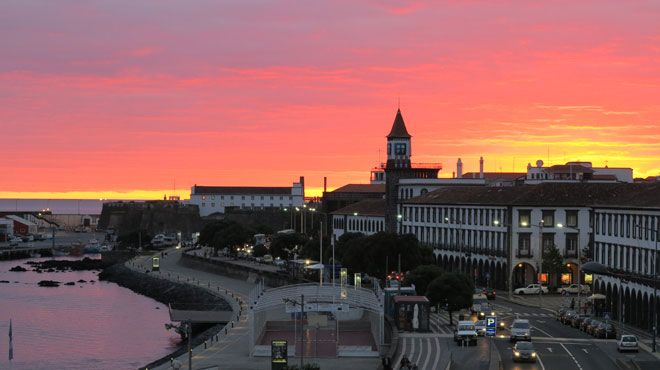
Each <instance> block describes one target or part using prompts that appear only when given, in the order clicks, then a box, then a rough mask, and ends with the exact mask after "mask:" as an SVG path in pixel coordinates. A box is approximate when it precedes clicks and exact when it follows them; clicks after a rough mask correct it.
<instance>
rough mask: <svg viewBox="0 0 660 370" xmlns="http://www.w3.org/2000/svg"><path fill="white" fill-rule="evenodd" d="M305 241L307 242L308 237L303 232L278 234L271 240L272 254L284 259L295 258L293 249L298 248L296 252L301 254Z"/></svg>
mask: <svg viewBox="0 0 660 370" xmlns="http://www.w3.org/2000/svg"><path fill="white" fill-rule="evenodd" d="M305 243H307V237H305V236H304V235H303V234H297V233H292V234H277V235H275V237H274V238H273V240H272V241H271V242H270V254H271V255H273V257H280V258H284V259H288V258H289V257H291V258H293V253H294V252H293V251H294V250H296V252H295V253H297V254H298V255H301V251H302V248H303V246H304V245H305ZM289 254H290V256H289Z"/></svg>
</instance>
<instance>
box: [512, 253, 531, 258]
mask: <svg viewBox="0 0 660 370" xmlns="http://www.w3.org/2000/svg"><path fill="white" fill-rule="evenodd" d="M516 257H517V258H532V257H534V255H533V254H532V252H531V251H518V253H516Z"/></svg>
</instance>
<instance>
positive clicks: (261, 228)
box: [254, 224, 275, 235]
mask: <svg viewBox="0 0 660 370" xmlns="http://www.w3.org/2000/svg"><path fill="white" fill-rule="evenodd" d="M254 233H255V234H265V235H272V234H274V233H275V230H273V228H272V227H270V226H268V225H264V224H260V225H257V226H255V227H254Z"/></svg>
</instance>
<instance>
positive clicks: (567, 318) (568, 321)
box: [560, 310, 577, 325]
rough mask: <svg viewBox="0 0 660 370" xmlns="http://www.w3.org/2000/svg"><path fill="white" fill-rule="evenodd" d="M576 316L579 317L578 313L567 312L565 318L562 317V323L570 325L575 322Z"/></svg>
mask: <svg viewBox="0 0 660 370" xmlns="http://www.w3.org/2000/svg"><path fill="white" fill-rule="evenodd" d="M575 315H577V312H575V311H573V310H569V311H566V313H564V316H562V317H561V320H560V321H561V322H562V324H564V325H570V324H571V321H572V320H573V316H575Z"/></svg>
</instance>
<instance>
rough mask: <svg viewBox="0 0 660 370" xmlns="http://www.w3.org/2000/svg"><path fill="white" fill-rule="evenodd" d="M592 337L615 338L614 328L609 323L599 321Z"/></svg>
mask: <svg viewBox="0 0 660 370" xmlns="http://www.w3.org/2000/svg"><path fill="white" fill-rule="evenodd" d="M594 337H596V338H603V339H616V329H615V328H614V325H612V324H609V323H601V324H600V325H598V327H597V328H596V331H595V334H594Z"/></svg>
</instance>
